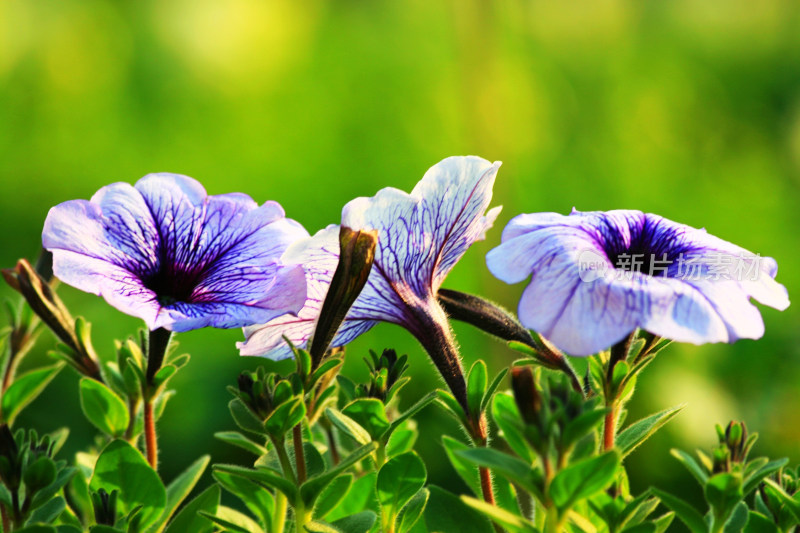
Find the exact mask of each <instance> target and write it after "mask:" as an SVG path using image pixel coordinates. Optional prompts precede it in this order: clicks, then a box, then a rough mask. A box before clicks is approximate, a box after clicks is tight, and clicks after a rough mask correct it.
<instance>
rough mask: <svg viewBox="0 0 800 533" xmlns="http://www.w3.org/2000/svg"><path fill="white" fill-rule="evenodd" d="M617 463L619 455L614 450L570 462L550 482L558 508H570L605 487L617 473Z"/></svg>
mask: <svg viewBox="0 0 800 533" xmlns="http://www.w3.org/2000/svg"><path fill="white" fill-rule="evenodd" d="M619 465H620V457H619V454H618V453H617V452H616V451H614V450H612V451H609V452H606V453H604V454H602V455H598V456H597V457H590V458H588V459H583V460H581V461H577V462H575V463H572V464H570V465H569V466H567V467H566V468H564V469H563V470H561V471H560V472H559V473H558V474H556V476H555V477H554V478H553V481H552V483H551V484H550V496H551V497H552V498H553V502H554V503H555V504H556V506H558V507H559V508H560V509H570V508H571V507H572V506H573V505H574V504H575V503H577V502H578V501H580V500H582V499H584V498H588V497H589V496H592V495H593V494H595V493H597V492H600V491H601V490H603V489H604V488H606V487H607V486H608V485H609V484H610V483H611V482H612V481H613V480H614V477H615V476H616V475H617V469H618V468H619Z"/></svg>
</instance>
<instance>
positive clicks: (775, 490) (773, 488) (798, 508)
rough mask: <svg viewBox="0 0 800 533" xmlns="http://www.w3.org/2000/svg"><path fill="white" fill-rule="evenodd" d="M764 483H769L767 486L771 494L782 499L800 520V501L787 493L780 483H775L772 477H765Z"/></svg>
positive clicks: (799, 496)
mask: <svg viewBox="0 0 800 533" xmlns="http://www.w3.org/2000/svg"><path fill="white" fill-rule="evenodd" d="M764 483H766V484H767V487H766V488H767V490H768V491H769V494H770V496H774V497H775V498H777V499H778V500H780V502H781V503H782V504H783V505H785V506H786V508H787V509H788V510H789V511H790V512H791V513H792V514H793V515H794V517H795V518H796V519H797V520H798V521H800V501H798V499H796V498H793V497H792V496H790V495H789V494H787V493H786V491H785V490H783V488H782V487H781V486H780V485H778V484H777V483H775V482H774V481H773V480H771V479H770V478H766V479H764ZM797 498H800V495H798V496H797Z"/></svg>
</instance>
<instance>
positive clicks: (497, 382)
mask: <svg viewBox="0 0 800 533" xmlns="http://www.w3.org/2000/svg"><path fill="white" fill-rule="evenodd" d="M506 374H508V369H507V368H504V369H503V370H501V371H500V372H498V374H497V375H496V376H495V377H494V379H493V380H492V382H491V383H490V384H489V386H488V387H487V388H486V392H485V393H484V395H483V400H481V413H483V412H484V411H486V407H487V406H488V405H489V402H490V401H491V399H492V396H493V395H494V393H495V391H496V390H497V388H498V387H499V386H500V383H501V382H502V381H503V378H504V377H506Z"/></svg>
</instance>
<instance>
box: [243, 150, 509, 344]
mask: <svg viewBox="0 0 800 533" xmlns="http://www.w3.org/2000/svg"><path fill="white" fill-rule="evenodd" d="M499 166H500V163H490V162H489V161H486V160H485V159H481V158H479V157H450V158H447V159H445V160H443V161H441V162H439V163H438V164H436V165H434V166H433V167H432V168H430V169H429V170H428V172H426V173H425V176H424V177H423V178H422V180H421V181H420V182H419V183H418V184H417V185H416V187H414V190H413V191H411V194H408V193H406V192H403V191H400V190H398V189H394V188H391V187H389V188H385V189H382V190H381V191H379V192H378V194H376V195H375V196H373V197H371V198H356V199H355V200H352V201H351V202H349V203H348V204H347V205H346V206H345V207H344V209H343V211H342V225H343V226H346V227H348V228H351V229H353V230H377V232H378V244H377V248H376V250H375V261H374V263H373V266H372V270H371V272H370V275H369V278H368V280H367V284H366V285H365V287H364V289H363V290H362V292H361V294H360V295H359V296H358V298H357V299H356V301H355V302H354V304H353V306H352V307H351V308H350V311H349V312H348V313H347V316H346V318H345V320H344V323H343V324H342V326H341V327H340V328H339V331H338V333H337V334H336V336H335V337H334V339H333V342H332V346H343V345H344V344H347V343H348V342H350V341H351V340H353V339H354V338H355V337H357V336H358V335H360V334H362V333H364V332H365V331H367V330H369V329H370V328H371V327H372V326H374V325H375V324H376V323H378V322H391V323H394V324H398V325H401V326H403V327H404V328H406V329H408V330H409V331H410V332H411V333H412V334H414V335H415V336H416V337H417V338H418V339H419V340H420V341H421V342H422V343H423V345H424V346H425V347H426V349H428V351H429V352H430V346H426V343H430V342H434V340H433V339H432V338H431V337H432V336H434V335H435V334H433V333H432V331H433V330H436V331H438V334H442V335H445V336H448V339H447V340H452V339H450V338H449V335H450V330H449V327H448V326H447V318H446V316H445V313H444V311H442V309H441V307H440V305H439V304H438V302H437V301H436V293H437V291H438V290H439V287H440V286H441V284H442V282H443V281H444V278H445V277H446V276H447V274H448V273H449V272H450V270H451V269H452V268H453V266H454V265H455V264H456V262H457V261H458V260H459V259H460V258H461V256H462V255H464V252H466V250H467V248H469V247H470V245H472V243H474V242H475V241H478V240H481V239H483V238H484V234H485V232H486V230H487V229H488V228H489V227H491V225H492V223H493V222H494V219H495V218H496V217H497V214H498V213H499V211H500V208H499V207H495V208H493V209H491V210H489V211H488V212H487V208H488V207H489V203H490V201H491V198H492V186H493V184H494V180H495V176H496V174H497V169H498V168H499ZM338 236H339V230H338V227H337V226H335V225H332V226H329V227H327V228H325V229H323V230H321V231H320V232H318V233H317V234H316V235H314V236H313V237H310V238H308V239H304V240H301V241H298V242H297V243H295V244H293V245H292V246H290V247H289V249H288V250H287V252H286V254H285V255H284V257H283V261H284V262H286V263H287V264H291V263H297V264H302V265H303V266H304V267H305V271H306V279H307V281H308V300H307V301H306V303H305V305H304V306H303V308H302V309H301V310H300V312H299V313H298V314H297V316H296V317H290V316H286V317H281V318H278V319H275V320H273V321H271V322H268V323H266V324H263V325H258V326H250V327H247V328H245V336H246V338H247V340H246V341H245V342H243V343H239V345H238V346H239V349H240V351H241V353H242V355H261V356H266V357H270V358H272V359H283V358H286V357H290V356H291V354H292V352H291V351H290V349H289V347H288V345H287V344H286V343H285V341H284V340H283V336H286V337H287V338H288V339H290V340H291V341H292V343H293V344H295V345H296V346H300V347H303V346H305V345H306V343H307V342H308V340H309V338H310V337H311V335H312V334H313V333H314V329H315V325H316V321H317V318H318V317H319V313H320V308H321V306H322V302H323V300H324V299H325V295H326V293H327V291H328V286H329V285H330V282H331V277H332V276H333V272H334V271H335V269H336V265H337V263H338V259H339V241H338Z"/></svg>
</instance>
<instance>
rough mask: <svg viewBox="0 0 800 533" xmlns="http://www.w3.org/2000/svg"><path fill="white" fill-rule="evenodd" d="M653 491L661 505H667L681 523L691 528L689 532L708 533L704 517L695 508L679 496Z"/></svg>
mask: <svg viewBox="0 0 800 533" xmlns="http://www.w3.org/2000/svg"><path fill="white" fill-rule="evenodd" d="M652 491H653V494H655V495H656V496H658V499H659V500H661V503H663V504H664V505H666V506H667V507H668V508H669V509H671V510H672V511H675V514H676V515H677V516H678V518H679V519H680V521H681V522H683V523H684V525H686V527H688V528H689V531H691V532H692V533H706V532H707V531H708V526H707V525H706V522H705V520H703V517H702V515H701V514H700V513H698V512H697V511H696V510H695V508H694V507H692V506H691V505H689V504H688V503H686V502H685V501H684V500H682V499H680V498H678V497H677V496H673V495H672V494H670V493H668V492H664V491H663V490H658V489H655V488H654V489H652Z"/></svg>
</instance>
